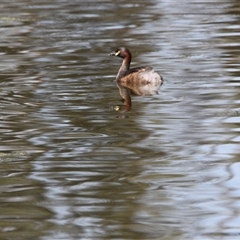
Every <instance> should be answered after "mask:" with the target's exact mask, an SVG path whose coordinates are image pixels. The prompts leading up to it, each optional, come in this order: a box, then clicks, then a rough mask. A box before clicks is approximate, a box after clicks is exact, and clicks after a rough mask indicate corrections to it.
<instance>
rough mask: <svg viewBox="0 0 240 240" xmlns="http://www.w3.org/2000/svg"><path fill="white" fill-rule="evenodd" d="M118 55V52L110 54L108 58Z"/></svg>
mask: <svg viewBox="0 0 240 240" xmlns="http://www.w3.org/2000/svg"><path fill="white" fill-rule="evenodd" d="M119 53H120V51H117V52H112V53H110V54H109V56H118V54H119Z"/></svg>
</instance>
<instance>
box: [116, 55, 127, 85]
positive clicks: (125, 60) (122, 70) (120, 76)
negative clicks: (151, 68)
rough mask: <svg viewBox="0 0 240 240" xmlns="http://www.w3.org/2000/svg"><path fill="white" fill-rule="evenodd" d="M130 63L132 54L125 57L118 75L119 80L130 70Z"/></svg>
mask: <svg viewBox="0 0 240 240" xmlns="http://www.w3.org/2000/svg"><path fill="white" fill-rule="evenodd" d="M130 63H131V56H129V55H128V56H126V57H125V58H124V59H123V61H122V65H121V67H120V68H119V70H118V74H117V77H116V80H117V81H118V80H120V79H121V78H122V77H124V75H125V74H126V72H127V71H128V70H129V67H130Z"/></svg>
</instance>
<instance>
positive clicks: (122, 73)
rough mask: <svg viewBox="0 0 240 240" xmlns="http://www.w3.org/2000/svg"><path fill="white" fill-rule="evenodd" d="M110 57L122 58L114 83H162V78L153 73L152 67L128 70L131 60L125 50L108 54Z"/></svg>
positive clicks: (121, 49) (128, 52)
mask: <svg viewBox="0 0 240 240" xmlns="http://www.w3.org/2000/svg"><path fill="white" fill-rule="evenodd" d="M110 55H111V56H117V57H120V58H123V61H122V65H121V67H120V68H119V70H118V74H117V77H116V81H118V82H128V83H130V82H139V81H140V82H141V83H142V84H148V83H152V82H159V83H160V84H162V83H163V78H162V77H161V76H160V75H159V74H158V73H157V72H155V71H154V69H153V68H152V67H148V66H146V67H136V68H130V63H131V59H132V55H131V52H130V51H129V50H128V49H127V48H125V47H120V48H118V49H117V50H116V51H115V52H113V53H110Z"/></svg>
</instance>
